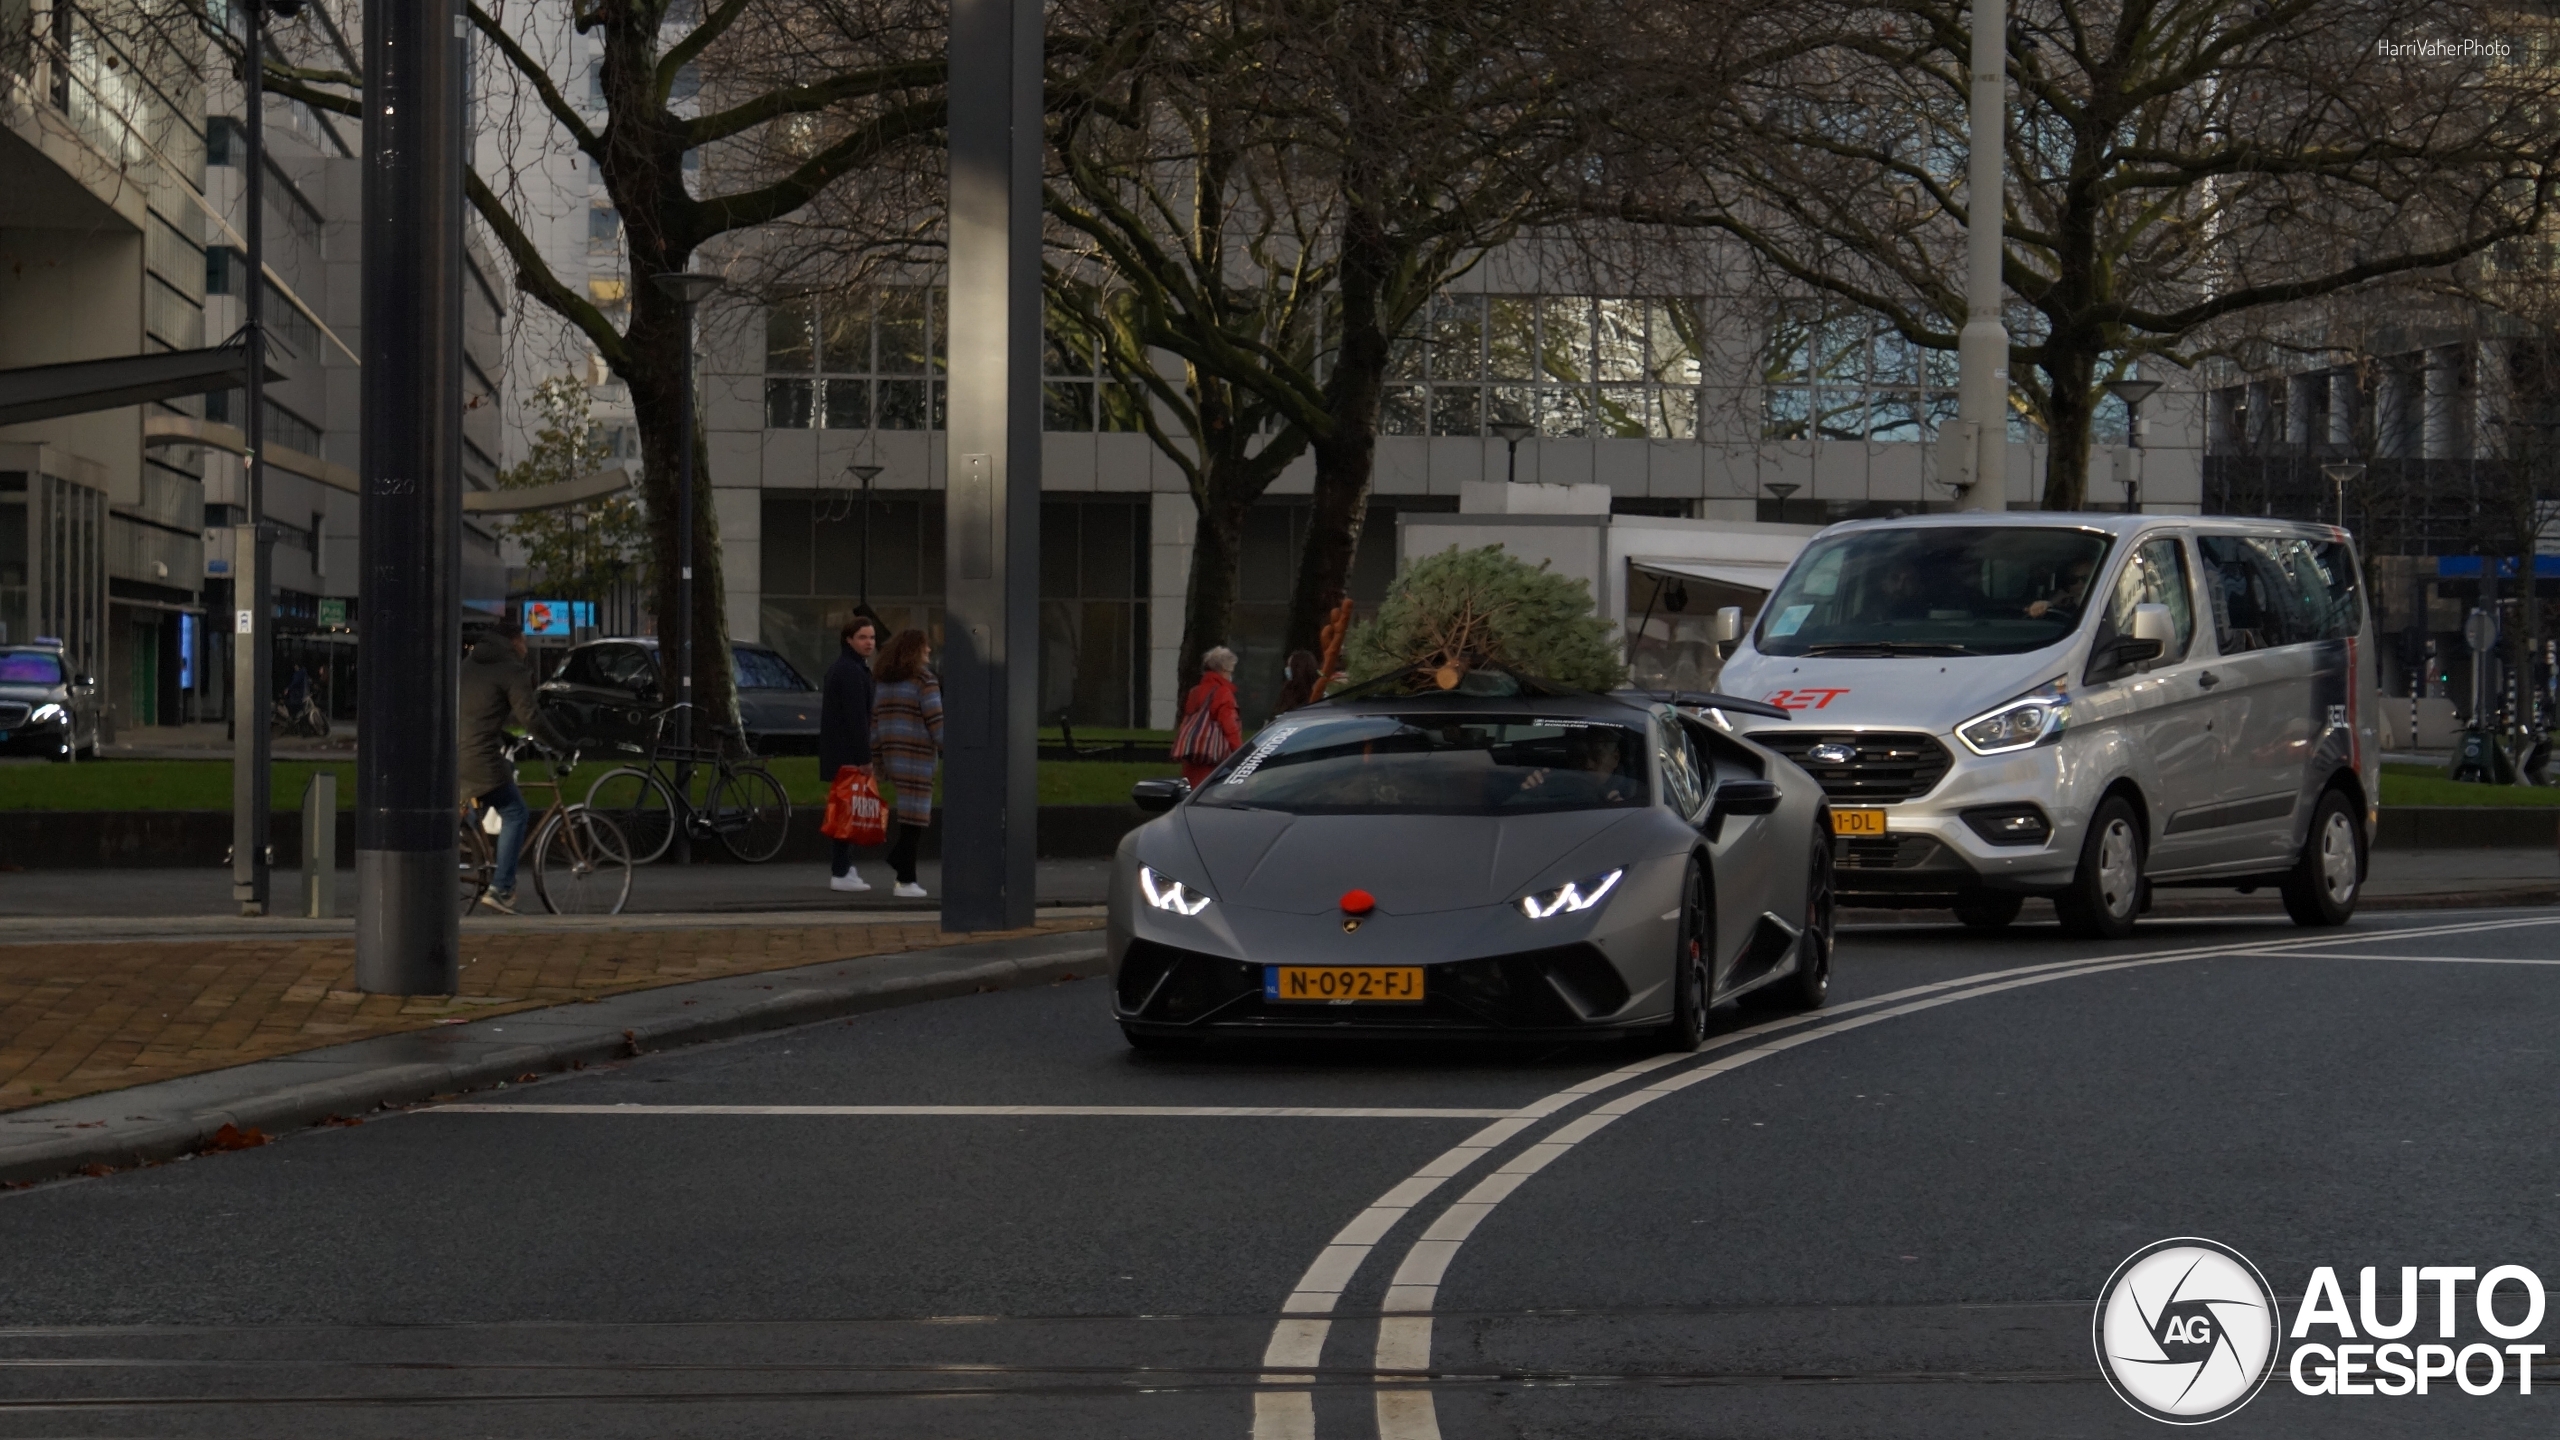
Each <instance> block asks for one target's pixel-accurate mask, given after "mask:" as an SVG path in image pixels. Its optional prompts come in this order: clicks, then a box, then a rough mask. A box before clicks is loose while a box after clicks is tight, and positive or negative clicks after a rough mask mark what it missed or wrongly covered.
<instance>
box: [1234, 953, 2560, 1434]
mask: <svg viewBox="0 0 2560 1440" xmlns="http://www.w3.org/2000/svg"><path fill="white" fill-rule="evenodd" d="M2553 924H2560V917H2552V918H2529V919H2518V920H2495V921H2485V922H2477V923H2471V924H2460V925H2439V926H2430V927H2425V928H2420V929H2409V930H2386V931H2379V932H2375V933H2372V934H2369V935H2360V936H2355V937H2342V936H2337V935H2334V934H2330V935H2320V936H2306V937H2304V938H2302V939H2300V940H2292V941H2270V942H2261V943H2246V942H2244V943H2241V944H2236V945H2235V944H2229V943H2225V944H2219V945H2200V946H2192V947H2187V948H2182V949H2177V950H2159V951H2151V952H2147V953H2142V954H2135V955H2114V956H2093V957H2091V958H2089V959H2085V960H2059V961H2053V962H2051V963H2048V964H2043V965H2030V966H2024V967H2021V968H2019V969H2014V970H1998V971H1989V972H1984V973H1980V974H1975V975H1967V976H1962V977H1959V978H1957V979H1953V980H1941V981H1938V982H1936V983H1934V984H1929V985H1916V986H1913V987H1911V988H1909V989H1906V990H1897V991H1894V992H1893V993H1892V994H1889V995H1878V996H1875V997H1873V998H1871V999H1866V1000H1858V1001H1853V1002H1850V1003H1849V1004H1845V1005H1840V1006H1835V1007H1833V1008H1832V1009H1829V1010H1826V1011H1821V1012H1817V1013H1815V1014H1811V1015H1798V1016H1790V1017H1787V1018H1785V1019H1780V1020H1773V1021H1770V1022H1768V1023H1766V1024H1762V1025H1754V1026H1752V1027H1750V1028H1749V1029H1745V1030H1738V1031H1735V1032H1734V1033H1732V1034H1730V1035H1725V1036H1720V1037H1718V1038H1717V1039H1715V1040H1712V1041H1710V1042H1709V1043H1708V1044H1707V1046H1706V1047H1705V1050H1704V1051H1702V1052H1700V1053H1699V1054H1689V1055H1683V1054H1670V1055H1658V1056H1654V1057H1652V1058H1650V1059H1647V1060H1641V1061H1638V1062H1637V1063H1635V1064H1633V1065H1628V1066H1624V1067H1621V1068H1619V1069H1617V1070H1613V1071H1610V1072H1609V1073H1608V1074H1606V1075H1602V1076H1599V1077H1597V1078H1595V1079H1591V1080H1586V1081H1584V1082H1582V1083H1581V1084H1579V1085H1575V1086H1572V1087H1570V1088H1568V1089H1564V1090H1559V1091H1557V1092H1555V1093H1554V1094H1552V1095H1549V1096H1547V1097H1546V1098H1545V1099H1543V1100H1540V1101H1538V1102H1537V1103H1535V1104H1533V1105H1529V1106H1526V1107H1524V1108H1522V1109H1521V1110H1519V1111H1517V1112H1515V1113H1514V1114H1513V1115H1511V1116H1509V1117H1507V1118H1505V1119H1502V1120H1499V1121H1496V1122H1495V1123H1493V1124H1491V1125H1488V1126H1486V1127H1484V1128H1483V1129H1481V1130H1479V1131H1477V1132H1476V1133H1475V1134H1473V1135H1470V1136H1468V1137H1467V1138H1466V1139H1465V1140H1464V1141H1461V1142H1460V1143H1459V1144H1457V1145H1455V1146H1452V1147H1451V1148H1449V1149H1448V1150H1445V1151H1443V1152H1441V1153H1440V1154H1439V1155H1438V1156H1436V1157H1434V1158H1433V1159H1432V1161H1431V1162H1430V1163H1429V1164H1427V1165H1425V1166H1423V1167H1422V1168H1421V1169H1419V1170H1416V1171H1415V1172H1413V1174H1411V1175H1409V1176H1407V1177H1406V1178H1405V1179H1404V1180H1403V1181H1402V1182H1400V1183H1399V1184H1397V1185H1396V1186H1395V1187H1394V1188H1393V1189H1391V1190H1389V1191H1387V1192H1386V1193H1385V1194H1384V1195H1381V1196H1379V1197H1378V1199H1377V1200H1376V1201H1375V1202H1374V1203H1372V1204H1371V1205H1370V1206H1369V1208H1367V1209H1365V1210H1363V1211H1361V1212H1360V1213H1359V1214H1358V1215H1357V1216H1354V1217H1353V1218H1352V1221H1351V1223H1350V1224H1348V1225H1345V1226H1343V1227H1342V1229H1341V1231H1340V1232H1339V1233H1337V1234H1336V1235H1335V1236H1334V1237H1333V1239H1332V1241H1331V1242H1329V1243H1328V1244H1327V1245H1326V1246H1325V1248H1324V1250H1323V1251H1322V1252H1321V1253H1320V1254H1318V1255H1317V1256H1316V1259H1315V1263H1313V1264H1311V1265H1309V1266H1308V1267H1307V1270H1306V1273H1305V1274H1304V1275H1302V1276H1300V1277H1299V1280H1298V1285H1297V1288H1296V1290H1294V1291H1293V1292H1292V1293H1291V1294H1290V1296H1289V1298H1288V1300H1287V1302H1286V1303H1284V1304H1283V1305H1282V1306H1281V1319H1280V1320H1279V1322H1278V1323H1277V1324H1275V1325H1274V1326H1273V1327H1272V1331H1271V1341H1270V1344H1269V1345H1268V1346H1267V1347H1266V1348H1265V1349H1264V1351H1263V1357H1262V1368H1263V1374H1262V1388H1260V1389H1258V1390H1257V1391H1256V1392H1255V1393H1254V1415H1253V1440H1314V1436H1315V1397H1314V1393H1313V1392H1312V1391H1311V1390H1309V1389H1306V1388H1304V1387H1305V1386H1307V1385H1308V1384H1309V1383H1310V1382H1311V1381H1312V1380H1313V1378H1314V1372H1315V1371H1316V1370H1317V1369H1318V1367H1319V1366H1320V1365H1321V1364H1322V1362H1323V1358H1324V1345H1325V1340H1326V1338H1327V1337H1328V1335H1329V1334H1330V1332H1331V1330H1332V1327H1333V1321H1332V1320H1331V1318H1330V1316H1331V1314H1332V1312H1333V1310H1334V1309H1335V1308H1336V1306H1337V1305H1338V1304H1339V1303H1340V1300H1341V1297H1342V1293H1343V1291H1344V1290H1346V1289H1347V1288H1349V1286H1350V1284H1351V1281H1352V1278H1353V1277H1354V1276H1355V1275H1356V1274H1358V1272H1359V1270H1360V1268H1361V1266H1362V1264H1363V1263H1364V1262H1366V1261H1367V1259H1368V1258H1369V1254H1370V1252H1371V1251H1372V1250H1374V1249H1375V1248H1376V1247H1377V1246H1378V1244H1379V1242H1381V1241H1382V1240H1384V1239H1385V1237H1386V1234H1387V1232H1388V1231H1389V1230H1390V1229H1391V1228H1393V1227H1394V1225H1395V1224H1396V1222H1397V1221H1399V1220H1402V1219H1403V1218H1405V1216H1406V1215H1408V1214H1410V1213H1411V1212H1412V1211H1413V1210H1414V1209H1415V1208H1417V1207H1418V1206H1420V1205H1421V1204H1422V1202H1423V1201H1425V1200H1426V1199H1428V1198H1429V1197H1430V1196H1431V1195H1432V1194H1433V1193H1435V1192H1436V1191H1438V1190H1439V1189H1440V1187H1441V1186H1442V1185H1444V1184H1446V1183H1447V1182H1448V1181H1450V1180H1453V1179H1455V1178H1457V1176H1458V1175H1459V1174H1460V1173H1461V1172H1463V1171H1465V1170H1466V1169H1468V1168H1469V1167H1470V1166H1472V1165H1474V1164H1475V1163H1476V1162H1477V1161H1478V1160H1480V1159H1483V1158H1484V1157H1486V1156H1488V1155H1491V1154H1493V1153H1494V1152H1495V1151H1497V1150H1499V1149H1500V1148H1502V1147H1503V1146H1504V1145H1506V1144H1508V1143H1509V1142H1510V1141H1512V1140H1514V1139H1517V1138H1518V1137H1519V1136H1521V1135H1522V1134H1524V1133H1526V1132H1527V1131H1528V1130H1530V1129H1531V1128H1532V1127H1533V1126H1535V1125H1537V1124H1538V1123H1539V1122H1541V1121H1543V1120H1546V1119H1549V1118H1552V1117H1553V1116H1555V1115H1557V1114H1559V1113H1561V1112H1563V1111H1565V1110H1568V1109H1571V1108H1572V1107H1574V1106H1575V1105H1577V1104H1579V1103H1580V1102H1582V1101H1584V1100H1586V1099H1589V1098H1591V1097H1593V1096H1597V1095H1602V1094H1605V1093H1607V1092H1609V1091H1611V1090H1615V1089H1617V1088H1618V1087H1620V1086H1622V1085H1625V1084H1628V1083H1629V1082H1631V1081H1635V1080H1640V1079H1643V1078H1644V1077H1646V1076H1649V1075H1654V1074H1656V1073H1657V1072H1661V1071H1666V1070H1668V1071H1670V1072H1671V1073H1669V1074H1667V1075H1662V1076H1661V1078H1658V1079H1656V1080H1654V1081H1653V1082H1652V1083H1651V1084H1648V1085H1644V1086H1642V1087H1640V1088H1637V1089H1633V1090H1629V1091H1628V1092H1626V1093H1625V1094H1623V1095H1620V1096H1618V1097H1617V1098H1615V1099H1612V1100H1609V1101H1607V1102H1605V1103H1603V1104H1600V1105H1597V1106H1594V1107H1593V1108H1592V1109H1590V1110H1588V1111H1586V1112H1584V1113H1583V1114H1582V1115H1580V1116H1578V1117H1577V1118H1575V1119H1573V1120H1570V1121H1568V1122H1566V1123H1565V1124H1563V1125H1560V1126H1558V1127H1556V1129H1555V1130H1553V1131H1552V1132H1550V1133H1549V1134H1548V1135H1546V1136H1545V1137H1544V1138H1543V1139H1540V1140H1538V1141H1536V1142H1535V1143H1532V1144H1530V1145H1529V1146H1527V1147H1526V1148H1524V1149H1522V1150H1520V1151H1518V1152H1517V1153H1515V1154H1513V1155H1512V1156H1511V1157H1510V1158H1509V1159H1508V1160H1506V1161H1504V1162H1503V1163H1502V1164H1501V1165H1500V1166H1498V1167H1496V1168H1495V1169H1494V1171H1493V1172H1492V1173H1491V1174H1489V1175H1486V1176H1485V1177H1484V1178H1483V1179H1481V1180H1478V1181H1477V1182H1476V1183H1475V1185H1474V1186H1473V1187H1471V1188H1470V1189H1468V1190H1467V1192H1466V1193H1465V1194H1463V1195H1461V1196H1459V1197H1458V1199H1457V1200H1456V1201H1454V1202H1452V1203H1451V1204H1450V1205H1449V1206H1448V1208H1446V1209H1445V1210H1443V1211H1441V1212H1440V1214H1439V1216H1438V1217H1437V1218H1436V1219H1434V1220H1433V1221H1432V1223H1431V1226H1430V1228H1428V1229H1426V1230H1425V1231H1423V1233H1422V1235H1421V1236H1420V1237H1419V1238H1418V1239H1416V1240H1414V1241H1413V1242H1412V1244H1411V1245H1410V1246H1408V1247H1407V1248H1406V1250H1405V1253H1404V1258H1403V1260H1402V1261H1401V1262H1400V1263H1399V1264H1398V1265H1397V1266H1396V1271H1395V1275H1394V1278H1393V1279H1392V1280H1390V1281H1389V1282H1388V1286H1387V1295H1386V1303H1385V1305H1384V1307H1383V1309H1384V1311H1385V1312H1386V1313H1385V1315H1384V1316H1383V1318H1382V1319H1380V1321H1379V1323H1378V1343H1377V1351H1376V1357H1375V1366H1376V1369H1377V1371H1378V1372H1380V1374H1381V1377H1382V1378H1381V1383H1380V1385H1379V1387H1378V1389H1377V1390H1376V1392H1375V1395H1376V1408H1377V1420H1378V1435H1379V1440H1439V1435H1440V1424H1439V1417H1438V1414H1437V1412H1436V1410H1435V1408H1434V1406H1433V1403H1432V1399H1431V1392H1430V1391H1429V1390H1428V1389H1426V1388H1423V1387H1422V1386H1420V1385H1395V1384H1392V1383H1389V1382H1388V1381H1387V1380H1386V1379H1385V1378H1384V1377H1387V1376H1393V1375H1413V1376H1415V1377H1417V1378H1419V1377H1422V1376H1425V1375H1428V1374H1429V1373H1430V1370H1431V1332H1432V1316H1431V1310H1432V1306H1433V1304H1434V1303H1435V1302H1436V1301H1437V1299H1438V1296H1439V1288H1440V1282H1441V1280H1442V1279H1443V1278H1444V1277H1445V1276H1446V1275H1447V1274H1448V1270H1449V1265H1450V1262H1452V1261H1453V1260H1455V1259H1456V1258H1457V1255H1458V1251H1459V1249H1460V1248H1461V1247H1462V1246H1464V1245H1465V1244H1466V1241H1467V1238H1468V1237H1469V1236H1471V1235H1473V1234H1474V1233H1475V1230H1476V1227H1477V1226H1478V1225H1480V1224H1482V1223H1483V1222H1484V1219H1485V1217H1486V1216H1488V1215H1490V1214H1492V1213H1493V1210H1494V1207H1496V1206H1498V1205H1500V1204H1501V1203H1502V1202H1503V1200H1505V1199H1506V1198H1508V1197H1509V1196H1510V1195H1511V1193H1512V1192H1513V1191H1514V1190H1517V1189H1519V1188H1520V1186H1521V1185H1522V1184H1523V1183H1524V1182H1526V1181H1527V1180H1528V1178H1529V1177H1530V1176H1532V1175H1535V1174H1537V1173H1538V1172H1539V1171H1541V1170H1544V1169H1545V1168H1547V1167H1548V1166H1549V1165H1551V1164H1554V1163H1555V1162H1556V1161H1557V1160H1559V1159H1561V1158H1563V1156H1564V1155H1565V1154H1566V1153H1568V1152H1569V1151H1571V1150H1572V1149H1573V1148H1574V1147H1575V1146H1577V1145H1580V1144H1581V1143H1582V1142H1583V1141H1585V1140H1588V1139H1590V1138H1591V1137H1592V1136H1594V1135H1596V1134H1598V1133H1600V1132H1601V1131H1602V1130H1604V1129H1606V1128H1608V1127H1609V1126H1610V1125H1613V1124H1615V1123H1616V1122H1617V1121H1619V1120H1620V1119H1622V1118H1624V1117H1625V1116H1628V1115H1631V1114H1633V1113H1635V1112H1636V1111H1638V1110H1640V1109H1643V1108H1644V1107H1645V1106H1647V1105H1650V1104H1652V1103H1653V1102H1654V1101H1656V1100H1659V1099H1662V1098H1663V1097H1664V1096H1666V1095H1673V1094H1677V1093H1679V1092H1680V1091H1682V1090H1685V1089H1687V1088H1689V1087H1690V1086H1692V1085H1696V1084H1699V1083H1701V1082H1703V1081H1706V1080H1709V1079H1712V1078H1714V1077H1715V1076H1718V1075H1723V1074H1726V1073H1728V1072H1731V1071H1734V1070H1738V1069H1740V1068H1742V1067H1743V1066H1745V1065H1748V1064H1750V1063H1751V1062H1752V1061H1754V1060H1758V1059H1761V1058H1763V1057H1766V1056H1770V1055H1775V1054H1779V1053H1780V1052H1782V1051H1786V1050H1791V1049H1794V1048H1795V1047H1796V1046H1799V1045H1804V1044H1809V1043H1811V1042H1812V1041H1815V1040H1819V1039H1822V1038H1824V1037H1826V1036H1831V1035H1837V1034H1841V1033H1843V1032H1845V1031H1850V1030H1858V1029H1863V1028H1865V1027H1866V1026H1869V1025H1873V1024H1875V1023H1877V1022H1878V1021H1882V1020H1890V1019H1894V1018H1896V1017H1898V1016H1903V1015H1911V1014H1916V1013H1918V1012H1920V1011H1923V1010H1931V1009H1935V1008H1937V1007H1938V1006H1941V1005H1950V1004H1953V1003H1955V1002H1956V1001H1959V1000H1973V999H1979V998H1980V997H1982V996H1985V995H1996V994H1999V993H2001V992H2003V991H2008V990H2016V989H2021V988H2024V987H2026V986H2030V985H2041V984H2045V983H2047V982H2050V981H2054V980H2067V979H2072V978H2076V977H2078V976H2082V975H2097V974H2103V973H2106V972H2108V971H2113V970H2128V969H2135V968H2139V967H2143V966H2149V965H2166V964H2172V963H2175V962H2177V961H2181V960H2198V959H2207V958H2215V957H2224V956H2235V957H2236V956H2269V957H2282V956H2288V955H2292V954H2294V953H2296V952H2304V953H2306V954H2315V955H2317V956H2318V958H2324V959H2325V958H2358V959H2361V958H2368V957H2364V956H2361V955H2359V956H2353V957H2346V956H2341V955H2339V953H2338V952H2340V951H2341V950H2342V948H2344V947H2348V946H2354V945H2361V944H2370V943H2377V942H2383V941H2401V940H2411V939H2420V938H2425V937H2428V936H2439V935H2467V934H2477V933H2481V932H2486V931H2496V930H2509V929H2516V928H2519V927H2523V926H2534V925H2553ZM2370 958H2374V959H2399V958H2403V957H2397V956H2373V957H2370ZM2426 958H2429V959H2436V958H2448V959H2449V958H2453V957H2426ZM2483 963H2496V962H2494V961H2490V962H2483ZM1715 1052H1729V1053H1721V1054H1715V1058H1712V1059H1706V1058H1703V1057H1704V1056H1705V1055H1707V1054H1714V1053H1715Z"/></svg>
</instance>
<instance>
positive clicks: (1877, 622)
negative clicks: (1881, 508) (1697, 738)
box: [1751, 525, 2113, 656]
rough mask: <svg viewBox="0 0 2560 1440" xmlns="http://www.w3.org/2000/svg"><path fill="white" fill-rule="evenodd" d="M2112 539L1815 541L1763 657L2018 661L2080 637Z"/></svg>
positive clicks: (1863, 537) (1767, 629) (2059, 533)
mask: <svg viewBox="0 0 2560 1440" xmlns="http://www.w3.org/2000/svg"><path fill="white" fill-rule="evenodd" d="M2112 543H2113V541H2112V539H2111V537H2109V536H2107V535H2104V534H2101V533H2099V532H2096V531H2092V530H2076V529H2065V528H2062V527H2059V526H2056V527H2053V528H2050V529H2044V528H2036V529H2029V528H2026V527H2022V526H2010V525H2000V526H1990V525H1985V526H1979V527H1956V526H1946V527H1940V526H1934V525H1933V526H1926V527H1921V526H1914V527H1912V528H1910V529H1904V530H1853V531H1851V532H1849V533H1848V534H1845V535H1834V536H1831V537H1829V538H1827V539H1821V540H1816V541H1814V542H1813V543H1812V544H1811V545H1808V546H1806V547H1805V552H1804V554H1803V555H1801V556H1799V557H1797V560H1796V563H1795V566H1794V568H1792V569H1790V570H1789V571H1787V578H1786V579H1785V580H1783V581H1781V582H1780V583H1779V585H1778V593H1777V594H1775V595H1772V596H1771V597H1769V604H1768V606H1767V607H1766V608H1765V609H1763V610H1762V611H1761V612H1760V627H1759V630H1758V632H1757V633H1756V634H1754V635H1753V636H1752V642H1751V643H1752V644H1753V645H1754V646H1755V647H1756V648H1757V649H1758V650H1759V651H1760V653H1761V654H1763V655H1841V656H1862V655H1867V656H1872V655H2020V654H2024V653H2026V652H2027V651H2030V650H2041V649H2043V648H2044V647H2046V646H2048V645H2051V644H2054V643H2055V642H2057V641H2059V640H2061V639H2062V638H2063V637H2064V636H2067V635H2069V634H2070V633H2071V632H2072V631H2074V630H2077V629H2079V628H2080V621H2081V620H2082V619H2083V618H2084V617H2085V616H2086V615H2087V614H2088V611H2089V605H2090V603H2091V601H2092V599H2093V598H2094V596H2095V593H2096V584H2097V578H2098V576H2099V574H2100V573H2101V572H2102V571H2103V570H2104V568H2105V565H2106V559H2107V548H2108V546H2109V545H2110V544H2112Z"/></svg>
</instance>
